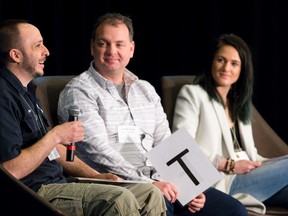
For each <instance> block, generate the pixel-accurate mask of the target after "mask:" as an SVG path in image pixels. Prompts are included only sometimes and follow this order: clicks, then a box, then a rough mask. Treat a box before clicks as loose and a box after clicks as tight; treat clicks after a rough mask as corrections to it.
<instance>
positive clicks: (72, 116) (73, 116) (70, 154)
mask: <svg viewBox="0 0 288 216" xmlns="http://www.w3.org/2000/svg"><path fill="white" fill-rule="evenodd" d="M68 113H69V122H71V121H78V116H79V113H80V109H79V107H78V106H77V105H71V106H70V107H69V109H68ZM75 150H76V145H75V143H74V142H73V143H70V144H69V145H68V146H67V151H66V161H72V162H73V161H74V151H75Z"/></svg>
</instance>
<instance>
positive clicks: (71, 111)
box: [68, 105, 80, 116]
mask: <svg viewBox="0 0 288 216" xmlns="http://www.w3.org/2000/svg"><path fill="white" fill-rule="evenodd" d="M79 113H80V109H79V107H78V106H77V105H71V106H70V107H69V109H68V114H69V116H79Z"/></svg>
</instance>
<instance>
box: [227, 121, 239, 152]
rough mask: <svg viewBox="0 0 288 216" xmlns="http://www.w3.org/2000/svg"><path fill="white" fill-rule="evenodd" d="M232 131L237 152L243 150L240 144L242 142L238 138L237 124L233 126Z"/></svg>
mask: <svg viewBox="0 0 288 216" xmlns="http://www.w3.org/2000/svg"><path fill="white" fill-rule="evenodd" d="M230 131H231V134H232V140H233V146H234V151H235V152H239V151H242V149H241V146H240V143H239V142H238V139H237V135H236V130H235V126H233V127H232V128H231V129H230Z"/></svg>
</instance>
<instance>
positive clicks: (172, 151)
mask: <svg viewBox="0 0 288 216" xmlns="http://www.w3.org/2000/svg"><path fill="white" fill-rule="evenodd" d="M146 156H147V157H148V159H149V160H150V161H151V162H152V164H153V165H154V167H155V169H156V170H157V171H158V172H159V174H160V177H161V178H162V179H163V180H165V181H168V182H171V183H172V184H173V185H175V186H176V187H177V188H178V191H179V197H178V201H179V202H180V203H181V204H182V205H183V206H184V205H186V204H187V203H189V202H190V201H191V200H192V199H193V198H195V197H196V196H198V195H199V194H201V193H202V192H204V191H205V190H207V189H208V188H209V187H211V186H212V185H214V184H215V183H217V182H218V181H219V180H220V179H221V178H222V176H221V174H220V172H219V171H218V170H217V169H216V168H215V167H214V165H213V164H212V162H211V161H210V160H209V159H208V157H206V155H205V154H204V153H203V152H202V150H201V149H200V147H199V146H198V144H197V143H196V142H195V140H194V139H193V138H192V136H191V135H190V134H189V133H188V131H187V130H186V129H185V128H181V129H179V130H178V131H176V132H175V133H173V134H172V135H171V136H170V137H169V138H167V139H166V140H164V141H163V142H162V143H160V144H159V145H157V146H156V147H154V148H153V149H151V150H150V151H149V152H148V153H147V154H146Z"/></svg>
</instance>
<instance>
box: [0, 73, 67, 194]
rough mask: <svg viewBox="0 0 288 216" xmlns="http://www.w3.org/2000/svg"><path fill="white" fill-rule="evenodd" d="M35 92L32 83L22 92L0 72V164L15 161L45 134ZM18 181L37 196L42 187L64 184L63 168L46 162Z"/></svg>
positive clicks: (11, 78)
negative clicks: (22, 151)
mask: <svg viewBox="0 0 288 216" xmlns="http://www.w3.org/2000/svg"><path fill="white" fill-rule="evenodd" d="M35 91H36V86H35V85H34V84H33V83H32V82H30V83H29V85H28V87H27V88H25V87H24V86H23V85H22V84H21V82H20V81H19V80H18V78H17V77H16V76H15V75H14V74H13V73H11V72H10V71H9V70H8V69H6V68H0V163H3V162H5V161H8V160H11V159H13V158H15V157H17V156H18V155H19V154H20V153H21V149H24V148H27V147H29V146H31V145H33V144H34V143H36V142H37V141H38V140H39V139H40V138H41V137H42V136H43V135H44V134H45V133H46V131H47V128H48V121H47V120H46V118H45V116H44V114H43V111H42V109H41V106H40V104H39V101H38V100H37V99H36V94H35ZM21 181H22V182H23V183H24V184H25V185H27V186H28V187H30V188H31V189H32V190H34V191H36V192H37V191H38V189H39V188H40V186H41V185H42V184H49V183H63V182H67V180H66V178H65V177H64V176H63V168H62V166H61V165H60V164H59V163H58V162H56V160H53V161H50V160H49V159H48V158H46V159H45V160H44V161H43V163H42V164H41V165H40V166H39V167H38V168H37V169H36V170H34V171H33V172H32V173H31V174H29V175H28V176H26V177H24V178H23V179H21Z"/></svg>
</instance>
